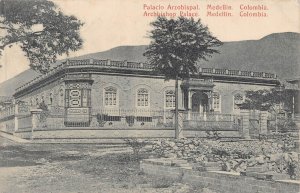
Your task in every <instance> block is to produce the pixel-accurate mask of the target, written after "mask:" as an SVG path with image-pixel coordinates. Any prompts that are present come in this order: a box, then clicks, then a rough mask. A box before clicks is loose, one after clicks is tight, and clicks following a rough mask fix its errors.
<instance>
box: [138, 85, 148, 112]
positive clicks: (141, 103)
mask: <svg viewBox="0 0 300 193" xmlns="http://www.w3.org/2000/svg"><path fill="white" fill-rule="evenodd" d="M149 101H150V97H149V92H148V90H147V89H145V88H141V89H139V90H138V91H137V106H138V107H148V106H149Z"/></svg>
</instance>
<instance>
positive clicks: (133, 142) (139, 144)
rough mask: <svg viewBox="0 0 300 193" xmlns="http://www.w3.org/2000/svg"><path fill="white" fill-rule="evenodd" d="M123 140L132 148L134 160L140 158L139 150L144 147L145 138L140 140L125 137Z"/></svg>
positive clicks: (145, 143)
mask: <svg viewBox="0 0 300 193" xmlns="http://www.w3.org/2000/svg"><path fill="white" fill-rule="evenodd" d="M125 142H126V144H127V145H129V146H130V147H131V148H132V150H133V155H134V157H135V159H136V160H139V159H140V154H139V153H140V151H141V150H142V148H144V147H145V146H146V145H147V144H148V142H147V141H145V140H141V139H136V138H132V139H125Z"/></svg>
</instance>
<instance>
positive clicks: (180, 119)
mask: <svg viewBox="0 0 300 193" xmlns="http://www.w3.org/2000/svg"><path fill="white" fill-rule="evenodd" d="M184 112H185V110H183V109H178V138H179V139H181V138H183V137H184V136H183V129H184V128H183V121H184Z"/></svg>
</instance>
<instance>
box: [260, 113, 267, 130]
mask: <svg viewBox="0 0 300 193" xmlns="http://www.w3.org/2000/svg"><path fill="white" fill-rule="evenodd" d="M267 121H268V112H267V111H261V114H260V134H267V133H268V124H267Z"/></svg>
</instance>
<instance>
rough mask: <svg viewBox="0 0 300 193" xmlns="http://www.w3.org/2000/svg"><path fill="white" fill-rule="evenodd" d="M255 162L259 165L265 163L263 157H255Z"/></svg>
mask: <svg viewBox="0 0 300 193" xmlns="http://www.w3.org/2000/svg"><path fill="white" fill-rule="evenodd" d="M255 160H256V162H257V163H259V164H263V163H265V160H264V156H263V155H260V156H258V157H256V158H255Z"/></svg>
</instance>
